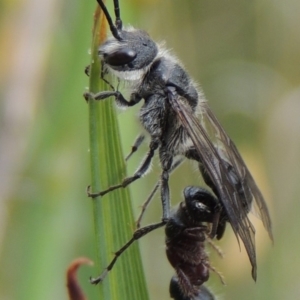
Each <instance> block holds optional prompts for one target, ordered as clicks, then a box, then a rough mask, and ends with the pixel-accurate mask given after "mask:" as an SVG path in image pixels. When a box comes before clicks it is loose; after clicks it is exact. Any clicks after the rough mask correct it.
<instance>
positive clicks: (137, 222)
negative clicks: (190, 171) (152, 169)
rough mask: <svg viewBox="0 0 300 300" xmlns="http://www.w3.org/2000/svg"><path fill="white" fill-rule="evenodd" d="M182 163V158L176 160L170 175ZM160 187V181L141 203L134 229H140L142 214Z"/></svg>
mask: <svg viewBox="0 0 300 300" xmlns="http://www.w3.org/2000/svg"><path fill="white" fill-rule="evenodd" d="M182 162H183V158H180V159H178V160H177V161H176V162H175V163H174V164H173V165H172V167H171V170H170V173H172V172H173V171H174V170H175V169H177V167H179V165H181V163H182ZM159 186H160V180H159V181H157V183H156V184H155V186H154V188H153V189H152V191H151V193H150V194H149V196H148V197H147V199H146V201H145V202H144V203H143V205H142V210H141V213H140V215H139V217H138V219H137V221H136V227H137V228H140V227H141V222H142V218H143V216H144V213H145V211H146V209H147V208H148V206H149V204H150V202H151V201H152V199H153V197H154V195H155V193H156V192H157V190H158V188H159Z"/></svg>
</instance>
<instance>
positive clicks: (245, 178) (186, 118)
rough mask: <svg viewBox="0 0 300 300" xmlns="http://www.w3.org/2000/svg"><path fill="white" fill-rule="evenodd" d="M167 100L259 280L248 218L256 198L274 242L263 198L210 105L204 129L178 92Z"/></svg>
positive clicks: (171, 91) (204, 113)
mask: <svg viewBox="0 0 300 300" xmlns="http://www.w3.org/2000/svg"><path fill="white" fill-rule="evenodd" d="M168 99H169V102H170V105H171V106H172V108H173V110H174V111H175V112H176V114H177V115H178V117H179V119H180V121H181V123H182V125H183V126H184V128H185V129H186V131H187V132H188V134H189V136H190V138H191V140H192V142H193V144H194V147H195V148H196V150H197V153H198V155H199V157H200V160H201V162H202V164H203V166H204V169H205V170H206V172H207V174H208V175H209V177H210V179H211V181H212V183H213V185H214V187H215V189H216V192H217V194H218V196H219V198H220V201H221V202H222V204H223V206H224V209H225V211H226V214H227V216H228V220H229V222H230V224H231V226H232V228H233V231H234V233H235V235H236V236H237V238H240V239H241V240H242V241H243V243H244V245H245V249H246V251H247V253H248V256H249V259H250V263H251V265H252V277H253V278H254V279H256V268H257V267H256V254H255V238H254V235H255V229H254V227H253V225H252V223H251V222H250V220H249V218H248V216H247V214H248V212H249V211H250V208H251V205H252V201H253V198H254V199H255V202H256V204H257V206H258V213H259V216H260V217H261V219H262V221H263V224H264V226H265V227H266V229H267V231H268V233H269V235H270V237H271V239H272V238H273V237H272V231H271V221H270V216H269V213H268V209H267V206H266V203H265V201H264V199H263V196H262V194H261V192H260V191H259V189H258V187H257V186H256V184H255V182H254V180H253V178H252V176H251V174H250V172H249V170H248V169H247V167H246V165H245V163H244V161H243V159H242V158H241V156H240V154H239V153H238V151H237V149H236V146H235V145H234V143H233V142H232V141H231V139H230V138H229V137H228V135H227V134H226V133H225V131H224V129H223V128H222V126H221V125H220V123H219V122H218V121H217V119H216V118H215V116H214V115H213V113H212V112H211V110H210V109H209V107H208V106H207V104H206V103H201V113H202V116H201V117H202V123H203V125H201V123H200V121H199V120H198V118H197V117H196V116H195V113H194V112H193V111H192V108H191V107H190V106H189V105H188V104H187V103H186V99H185V98H184V97H182V96H180V95H179V94H178V93H177V92H176V89H175V87H174V88H169V93H168Z"/></svg>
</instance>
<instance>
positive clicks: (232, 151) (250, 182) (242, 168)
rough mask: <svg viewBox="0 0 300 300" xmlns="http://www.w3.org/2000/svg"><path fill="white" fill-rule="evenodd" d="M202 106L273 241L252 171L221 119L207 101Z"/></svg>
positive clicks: (269, 222) (262, 198)
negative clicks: (219, 119) (220, 121)
mask: <svg viewBox="0 0 300 300" xmlns="http://www.w3.org/2000/svg"><path fill="white" fill-rule="evenodd" d="M201 108H202V109H203V116H204V117H205V116H206V117H207V118H208V122H207V123H210V124H211V125H212V126H214V127H215V129H216V132H218V133H219V134H220V142H221V143H222V145H223V146H224V147H225V153H226V154H227V159H228V160H229V163H230V164H231V165H232V166H234V169H235V171H236V173H237V174H238V177H239V180H241V182H242V186H243V188H244V190H246V189H247V190H248V191H250V193H251V195H248V196H247V198H246V201H250V203H247V206H248V205H250V206H251V204H253V199H254V201H255V203H254V205H255V207H256V209H255V212H256V213H257V214H258V217H259V218H260V219H261V220H262V222H263V225H264V227H265V228H266V230H267V232H268V234H269V236H270V239H271V240H272V241H273V235H272V225H271V218H270V215H269V211H268V208H267V205H266V202H265V200H264V197H263V195H262V193H261V191H260V190H259V188H258V186H257V185H256V183H255V181H254V179H253V177H252V175H251V173H250V171H249V170H248V168H247V166H246V164H245V162H244V160H243V158H242V157H241V155H240V153H239V151H238V150H237V148H236V146H235V144H234V143H233V141H232V140H231V139H230V138H229V137H228V135H227V133H226V132H225V130H224V129H223V127H222V125H221V124H220V123H219V121H218V120H217V118H216V117H215V115H214V114H213V112H212V111H211V109H210V108H209V106H208V105H207V103H205V102H203V105H202V106H201ZM245 194H246V195H247V191H245Z"/></svg>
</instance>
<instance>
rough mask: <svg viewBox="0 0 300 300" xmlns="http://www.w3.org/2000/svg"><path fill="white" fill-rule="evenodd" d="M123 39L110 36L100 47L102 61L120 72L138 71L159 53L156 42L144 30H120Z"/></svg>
mask: <svg viewBox="0 0 300 300" xmlns="http://www.w3.org/2000/svg"><path fill="white" fill-rule="evenodd" d="M119 35H120V37H121V40H117V39H115V38H114V37H110V38H108V39H107V40H106V41H105V42H104V43H103V44H102V45H101V46H100V48H99V55H100V57H101V59H102V61H103V62H104V63H105V64H106V65H107V66H108V67H110V68H112V69H113V70H115V71H119V72H126V71H136V70H140V69H144V68H146V67H148V66H149V65H150V64H151V63H152V62H153V60H154V58H155V56H156V55H157V52H158V48H157V45H156V43H155V42H154V41H153V40H152V39H151V38H150V36H149V35H148V33H146V32H145V31H143V30H137V29H129V30H122V31H120V32H119Z"/></svg>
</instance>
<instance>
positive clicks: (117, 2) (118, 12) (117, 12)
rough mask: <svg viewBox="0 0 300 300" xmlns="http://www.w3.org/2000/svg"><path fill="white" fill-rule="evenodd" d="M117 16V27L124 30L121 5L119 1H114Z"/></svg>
mask: <svg viewBox="0 0 300 300" xmlns="http://www.w3.org/2000/svg"><path fill="white" fill-rule="evenodd" d="M114 8H115V16H116V21H115V24H116V27H117V29H118V30H122V20H121V17H120V5H119V0H114Z"/></svg>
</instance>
